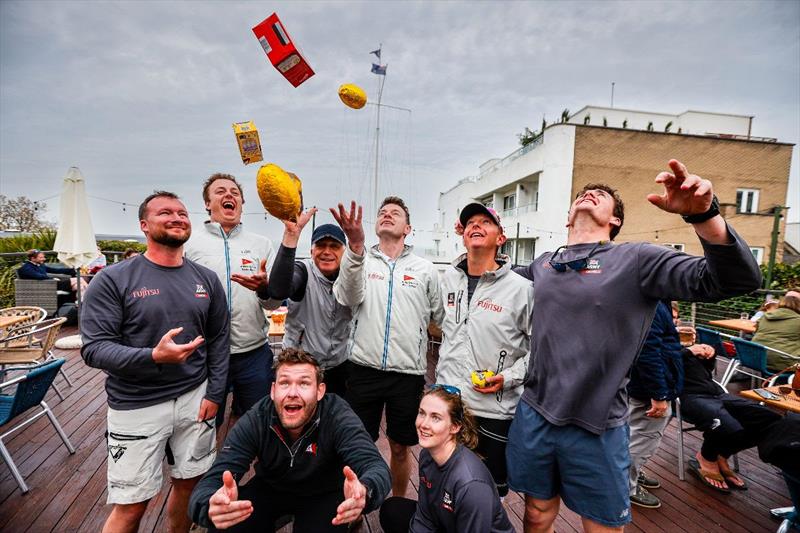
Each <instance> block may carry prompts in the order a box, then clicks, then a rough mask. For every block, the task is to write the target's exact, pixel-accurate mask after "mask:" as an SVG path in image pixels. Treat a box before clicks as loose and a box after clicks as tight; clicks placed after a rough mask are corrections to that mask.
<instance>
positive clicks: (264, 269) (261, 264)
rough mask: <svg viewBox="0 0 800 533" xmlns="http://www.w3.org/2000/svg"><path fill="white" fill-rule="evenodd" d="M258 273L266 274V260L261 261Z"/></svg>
mask: <svg viewBox="0 0 800 533" xmlns="http://www.w3.org/2000/svg"><path fill="white" fill-rule="evenodd" d="M258 271H259V272H263V273H265V274H266V272H267V260H266V259H262V260H261V263H260V264H259V265H258Z"/></svg>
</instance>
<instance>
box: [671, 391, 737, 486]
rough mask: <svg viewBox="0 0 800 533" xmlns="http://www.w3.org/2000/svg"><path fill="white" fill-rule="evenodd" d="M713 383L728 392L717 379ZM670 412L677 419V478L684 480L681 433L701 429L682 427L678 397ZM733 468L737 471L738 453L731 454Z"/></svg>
mask: <svg viewBox="0 0 800 533" xmlns="http://www.w3.org/2000/svg"><path fill="white" fill-rule="evenodd" d="M714 383H716V384H717V385H719V387H720V389H722V392H725V393H727V392H728V389H726V388H725V387H723V386H722V384H721V383H719V382H718V381H715V382H714ZM672 413H673V415H674V416H675V418H676V420H677V421H678V479H680V480H681V481H685V480H686V474H685V473H684V455H683V448H684V442H683V433H684V432H685V431H702V430H701V429H700V428H698V427H697V426H695V425H693V426H690V427H686V428H685V427H683V421H684V419H683V414H682V413H681V399H680V398H675V400H674V402H673V409H672ZM687 422H688V423H690V424H691V423H692V422H690V421H687ZM733 470H734V472H738V471H739V455H738V454H733Z"/></svg>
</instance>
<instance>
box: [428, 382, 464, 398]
mask: <svg viewBox="0 0 800 533" xmlns="http://www.w3.org/2000/svg"><path fill="white" fill-rule="evenodd" d="M437 389H441V390H443V391H445V392H446V393H447V394H457V395H458V396H459V397H460V396H461V389H459V388H458V387H453V386H452V385H442V384H441V383H434V384H433V385H431V388H430V389H429V390H431V391H435V390H437Z"/></svg>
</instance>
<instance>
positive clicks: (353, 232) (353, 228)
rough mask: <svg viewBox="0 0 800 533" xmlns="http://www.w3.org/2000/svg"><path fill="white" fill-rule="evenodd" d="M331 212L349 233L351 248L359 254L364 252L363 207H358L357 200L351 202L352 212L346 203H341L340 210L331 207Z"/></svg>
mask: <svg viewBox="0 0 800 533" xmlns="http://www.w3.org/2000/svg"><path fill="white" fill-rule="evenodd" d="M331 214H332V215H333V218H334V219H336V223H337V224H339V227H341V228H342V231H344V234H345V235H347V241H348V242H349V243H350V244H349V245H350V249H351V250H353V251H354V252H355V253H357V254H358V255H361V254H362V253H363V252H364V226H363V225H362V224H361V217H362V214H363V208H362V207H361V206H360V205H359V206H358V209H356V202H355V201H352V202H350V213H348V212H347V211H345V208H344V205H342V204H339V209H338V211H337V210H336V209H334V208H333V207H331Z"/></svg>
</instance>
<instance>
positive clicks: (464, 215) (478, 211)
mask: <svg viewBox="0 0 800 533" xmlns="http://www.w3.org/2000/svg"><path fill="white" fill-rule="evenodd" d="M475 215H486V216H487V217H489V218H490V219H492V220H493V221H494V223H495V224H497V227H499V228H500V232H501V233H502V232H503V225H502V224H501V223H500V215H498V214H497V211H495V210H494V209H492V208H491V207H486V206H485V205H483V204H479V203H478V202H473V203H471V204H467V206H466V207H464V209H462V210H461V214H460V215H458V220H459V222H461V225H462V226H464V228H466V227H467V222H469V219H470V218H472V217H474V216H475Z"/></svg>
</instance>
